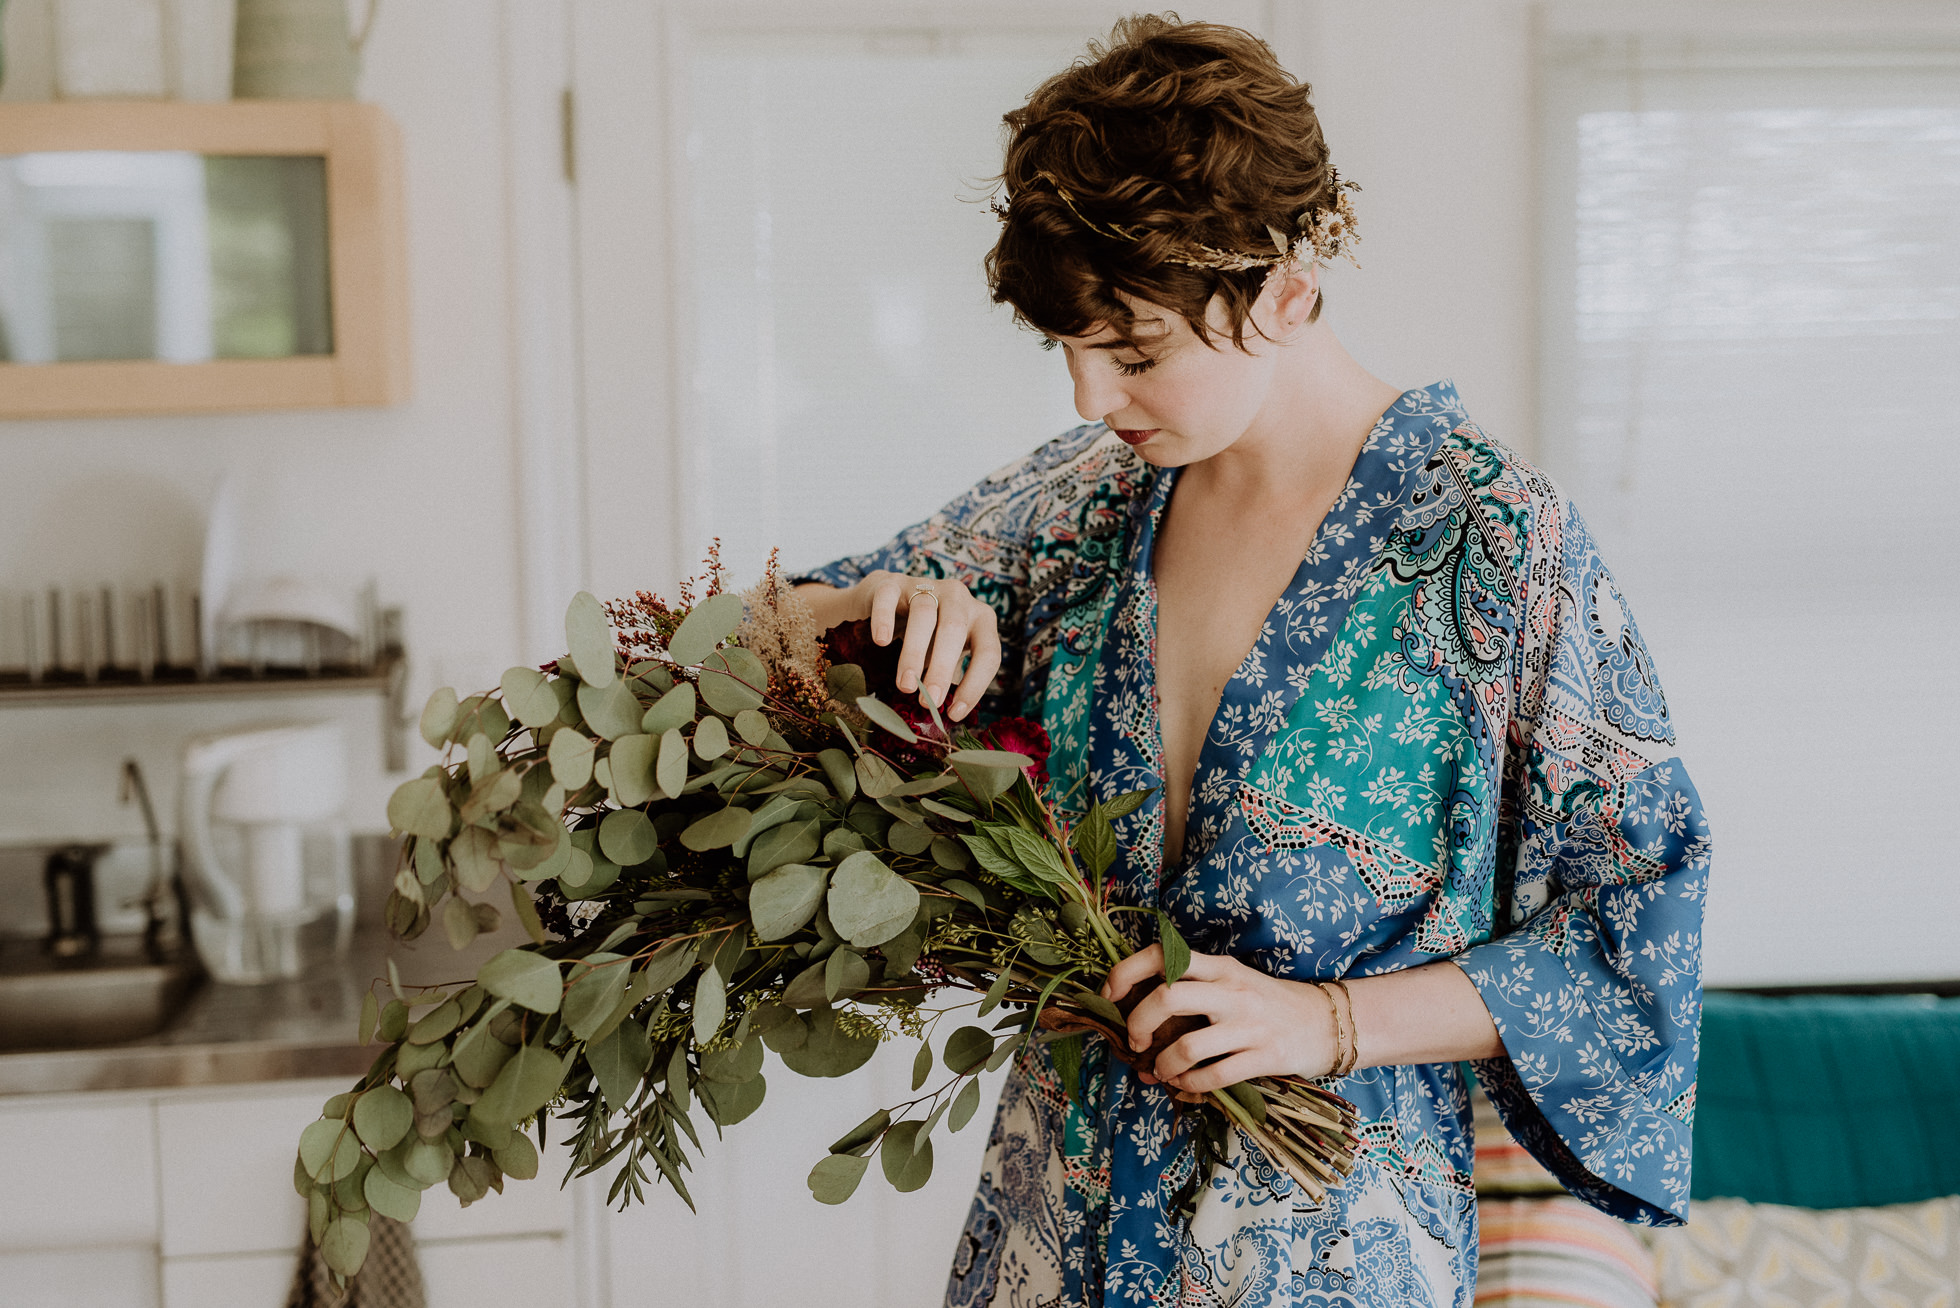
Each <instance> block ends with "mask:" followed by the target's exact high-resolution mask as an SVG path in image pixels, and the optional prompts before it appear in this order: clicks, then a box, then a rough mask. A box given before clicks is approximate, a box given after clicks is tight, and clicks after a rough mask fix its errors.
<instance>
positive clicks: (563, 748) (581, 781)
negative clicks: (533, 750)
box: [545, 731, 592, 790]
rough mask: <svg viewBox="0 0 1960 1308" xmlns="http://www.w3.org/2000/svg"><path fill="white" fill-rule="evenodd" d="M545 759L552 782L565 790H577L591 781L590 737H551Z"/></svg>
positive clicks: (571, 734)
mask: <svg viewBox="0 0 1960 1308" xmlns="http://www.w3.org/2000/svg"><path fill="white" fill-rule="evenodd" d="M545 757H546V758H547V759H549V760H550V762H551V777H552V780H554V781H556V782H557V783H558V784H559V785H561V786H563V787H564V788H565V789H566V790H578V789H579V788H580V787H582V786H583V785H585V783H586V782H588V781H590V780H592V737H590V736H587V735H585V734H583V733H582V732H578V731H560V732H558V733H556V734H555V735H553V736H552V738H551V746H550V748H549V749H548V750H547V752H546V754H545Z"/></svg>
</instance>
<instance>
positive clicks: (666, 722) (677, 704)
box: [640, 681, 694, 736]
mask: <svg viewBox="0 0 1960 1308" xmlns="http://www.w3.org/2000/svg"><path fill="white" fill-rule="evenodd" d="M692 721H694V683H693V682H691V681H683V682H681V683H680V684H679V685H678V686H675V687H674V688H673V689H672V690H670V691H668V692H667V693H666V694H664V695H662V696H661V697H660V698H659V699H657V700H655V701H654V702H653V707H651V708H649V709H648V710H647V711H646V714H645V715H644V716H643V717H641V719H640V730H641V731H644V732H645V733H646V734H647V735H649V736H664V735H666V734H667V733H668V732H669V731H672V730H673V729H674V728H675V727H684V726H686V725H687V724H688V723H690V722H692Z"/></svg>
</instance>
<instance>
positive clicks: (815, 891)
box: [749, 863, 829, 940]
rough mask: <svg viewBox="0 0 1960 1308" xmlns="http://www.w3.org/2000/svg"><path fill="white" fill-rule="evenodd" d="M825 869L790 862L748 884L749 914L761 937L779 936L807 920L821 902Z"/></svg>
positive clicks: (774, 937)
mask: <svg viewBox="0 0 1960 1308" xmlns="http://www.w3.org/2000/svg"><path fill="white" fill-rule="evenodd" d="M827 878H828V873H827V872H826V871H825V870H824V869H823V868H820V867H811V866H809V865H808V864H805V863H789V864H786V865H784V866H783V867H779V868H777V869H776V870H775V871H773V872H771V873H769V874H768V875H766V876H764V877H763V878H762V879H761V880H760V881H757V882H756V883H755V884H754V885H753V886H750V887H749V918H750V920H751V921H752V922H753V923H754V924H755V934H756V936H757V938H758V939H762V940H781V939H782V938H783V937H784V936H788V935H794V934H795V933H796V932H798V931H801V930H802V929H803V928H804V927H806V926H808V925H809V924H810V920H811V919H812V918H814V917H816V915H817V907H818V906H819V905H820V904H822V903H823V898H824V891H825V890H827V889H828V888H829V887H828V884H827Z"/></svg>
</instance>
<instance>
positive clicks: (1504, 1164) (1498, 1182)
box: [1470, 1087, 1565, 1196]
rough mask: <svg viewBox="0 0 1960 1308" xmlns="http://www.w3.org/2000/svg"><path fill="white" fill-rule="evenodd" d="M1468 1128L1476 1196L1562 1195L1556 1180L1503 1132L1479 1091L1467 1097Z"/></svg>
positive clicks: (1494, 1111) (1492, 1109)
mask: <svg viewBox="0 0 1960 1308" xmlns="http://www.w3.org/2000/svg"><path fill="white" fill-rule="evenodd" d="M1470 1117H1471V1126H1472V1130H1473V1132H1474V1135H1475V1138H1476V1144H1477V1170H1476V1179H1477V1193H1478V1194H1479V1195H1484V1196H1489V1195H1524V1194H1532V1195H1552V1194H1564V1193H1565V1187H1564V1186H1562V1185H1560V1184H1559V1183H1558V1178H1557V1177H1555V1176H1553V1175H1552V1174H1551V1173H1550V1172H1548V1171H1546V1170H1545V1169H1544V1168H1543V1167H1541V1166H1540V1165H1539V1163H1538V1160H1537V1159H1536V1158H1533V1157H1532V1156H1531V1155H1530V1154H1529V1153H1527V1152H1526V1151H1525V1147H1524V1146H1523V1145H1521V1144H1519V1143H1518V1142H1517V1141H1516V1140H1514V1139H1512V1138H1511V1133H1510V1132H1509V1131H1507V1130H1505V1129H1504V1120H1503V1119H1502V1118H1500V1117H1499V1116H1498V1115H1497V1109H1496V1107H1495V1106H1493V1105H1492V1104H1491V1102H1490V1100H1489V1099H1488V1098H1487V1097H1486V1096H1485V1095H1484V1092H1483V1090H1482V1088H1481V1087H1477V1088H1473V1089H1472V1090H1471V1093H1470Z"/></svg>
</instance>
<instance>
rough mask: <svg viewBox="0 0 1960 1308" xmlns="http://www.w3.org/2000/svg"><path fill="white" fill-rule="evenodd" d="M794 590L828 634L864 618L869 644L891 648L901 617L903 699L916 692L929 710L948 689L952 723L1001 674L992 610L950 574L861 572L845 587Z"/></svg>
mask: <svg viewBox="0 0 1960 1308" xmlns="http://www.w3.org/2000/svg"><path fill="white" fill-rule="evenodd" d="M796 589H797V593H798V594H799V595H801V596H802V597H803V599H804V600H805V601H806V602H807V603H808V604H809V605H810V608H811V610H812V611H813V612H814V613H815V615H816V618H817V622H818V624H819V625H820V626H822V627H823V629H824V630H826V631H828V630H830V629H831V628H832V627H836V626H841V625H842V624H844V623H846V622H856V621H858V620H860V619H869V621H870V623H871V639H872V640H874V641H876V642H877V643H878V644H880V645H889V644H891V643H892V640H893V638H894V636H896V634H897V632H898V620H899V619H900V618H901V617H902V618H904V619H905V635H904V643H903V644H902V645H901V646H900V647H899V654H898V688H899V689H900V690H901V691H904V692H905V693H907V694H910V693H911V692H913V691H915V690H916V691H918V692H919V697H920V699H922V700H925V701H928V702H930V703H931V704H932V706H933V707H934V708H938V707H941V706H942V705H946V696H947V692H948V691H949V690H950V691H952V703H951V704H950V705H947V706H946V716H947V717H949V718H951V719H952V720H953V721H955V722H958V721H960V720H961V719H963V718H965V717H966V715H967V714H969V713H971V712H972V711H973V709H974V706H975V705H977V704H978V703H979V702H980V697H981V696H982V695H984V694H986V693H987V687H988V686H990V685H992V684H993V680H994V674H995V673H997V672H999V671H1000V633H999V629H998V619H997V618H996V617H995V616H994V610H993V608H992V606H990V605H988V604H987V603H986V602H985V601H983V600H979V599H976V598H974V595H973V592H972V591H970V590H968V589H967V588H966V586H965V585H964V584H962V583H961V582H958V581H955V580H954V579H953V578H951V577H913V576H909V575H907V574H905V573H900V572H867V573H866V574H865V575H864V576H863V578H861V579H860V580H859V581H858V583H857V584H856V585H854V586H852V587H850V588H849V589H848V590H838V589H837V588H835V587H832V586H825V585H822V584H820V583H815V582H812V583H809V584H806V585H803V586H799V587H797V588H796ZM963 659H964V660H965V661H966V671H965V673H964V674H962V673H961V671H960V663H961V660H963ZM955 683H957V685H955Z"/></svg>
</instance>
